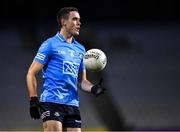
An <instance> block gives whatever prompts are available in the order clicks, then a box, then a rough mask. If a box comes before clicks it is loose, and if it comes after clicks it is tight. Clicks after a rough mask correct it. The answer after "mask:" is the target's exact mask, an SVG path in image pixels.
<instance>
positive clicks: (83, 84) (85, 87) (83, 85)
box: [81, 80, 93, 92]
mask: <svg viewBox="0 0 180 132" xmlns="http://www.w3.org/2000/svg"><path fill="white" fill-rule="evenodd" d="M92 86H93V84H92V83H91V82H90V81H88V80H82V82H81V89H82V90H83V91H86V92H91V88H92Z"/></svg>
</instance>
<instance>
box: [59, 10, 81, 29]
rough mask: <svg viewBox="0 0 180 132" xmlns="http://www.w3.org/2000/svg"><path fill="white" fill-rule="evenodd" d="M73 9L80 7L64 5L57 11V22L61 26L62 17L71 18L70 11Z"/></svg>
mask: <svg viewBox="0 0 180 132" xmlns="http://www.w3.org/2000/svg"><path fill="white" fill-rule="evenodd" d="M71 11H77V12H79V11H78V9H77V8H76V7H63V8H61V9H60V10H59V11H58V12H57V16H56V19H57V22H58V24H59V26H61V21H60V20H61V19H62V18H64V19H68V18H69V13H70V12H71Z"/></svg>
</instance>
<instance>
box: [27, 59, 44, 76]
mask: <svg viewBox="0 0 180 132" xmlns="http://www.w3.org/2000/svg"><path fill="white" fill-rule="evenodd" d="M43 66H44V65H43V64H41V63H39V62H37V61H33V62H32V64H31V66H30V67H29V70H28V74H34V75H35V74H37V73H38V72H39V71H40V70H41V69H42V68H43Z"/></svg>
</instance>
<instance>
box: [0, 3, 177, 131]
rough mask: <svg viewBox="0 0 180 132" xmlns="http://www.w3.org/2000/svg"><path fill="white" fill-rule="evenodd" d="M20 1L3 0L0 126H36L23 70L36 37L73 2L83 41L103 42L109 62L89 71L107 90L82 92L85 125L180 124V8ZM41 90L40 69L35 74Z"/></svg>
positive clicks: (51, 30) (53, 27)
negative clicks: (99, 93) (99, 69)
mask: <svg viewBox="0 0 180 132" xmlns="http://www.w3.org/2000/svg"><path fill="white" fill-rule="evenodd" d="M96 2H97V1H77V0H64V1H63V0H58V1H57V0H54V1H42V0H38V1H25V0H14V1H5V0H2V1H1V2H0V3H1V4H0V14H1V17H0V42H1V49H0V50H1V52H0V58H1V59H0V60H1V68H0V72H1V76H0V79H1V83H0V88H1V93H0V130H2V131H3V130H41V129H42V128H41V127H42V126H41V123H42V122H41V120H32V119H30V116H29V111H28V110H29V104H28V103H29V102H28V94H27V87H26V73H27V69H28V67H29V65H30V64H31V62H32V59H33V57H34V55H35V53H36V52H37V49H38V47H39V46H40V44H41V43H42V42H43V41H44V40H45V39H47V38H48V37H50V36H53V35H54V34H55V33H56V32H57V30H58V29H57V24H56V13H57V11H58V10H59V9H60V8H61V7H64V6H75V7H77V8H79V10H80V14H81V19H82V20H81V22H82V29H81V33H80V36H79V37H78V38H77V39H78V40H79V41H80V42H81V43H82V44H84V46H85V47H86V48H87V49H89V48H100V49H102V50H103V51H104V52H105V53H106V55H107V57H108V63H107V67H106V68H105V70H104V71H102V72H101V73H89V72H88V76H89V79H90V80H91V81H92V82H97V81H98V79H100V78H101V77H103V78H104V86H105V87H106V88H107V89H108V90H107V92H106V94H105V95H104V96H102V97H99V98H95V97H94V96H92V95H90V94H86V93H84V92H82V91H79V94H80V98H81V103H80V109H81V115H82V121H83V124H82V128H83V130H180V113H179V111H180V102H179V101H180V89H179V88H180V81H179V80H180V52H179V51H180V9H179V5H178V3H176V2H175V1H173V0H172V1H169V0H157V1H144V2H143V1H130V0H126V1H122V0H121V1H107V2H105V1H102V2H99V3H96ZM38 81H39V83H38V87H39V92H40V91H41V82H42V80H41V74H39V75H38Z"/></svg>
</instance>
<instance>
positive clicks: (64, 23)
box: [60, 18, 66, 26]
mask: <svg viewBox="0 0 180 132" xmlns="http://www.w3.org/2000/svg"><path fill="white" fill-rule="evenodd" d="M60 21H61V25H62V26H66V20H65V19H63V18H62V19H61V20H60Z"/></svg>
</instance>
